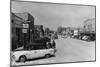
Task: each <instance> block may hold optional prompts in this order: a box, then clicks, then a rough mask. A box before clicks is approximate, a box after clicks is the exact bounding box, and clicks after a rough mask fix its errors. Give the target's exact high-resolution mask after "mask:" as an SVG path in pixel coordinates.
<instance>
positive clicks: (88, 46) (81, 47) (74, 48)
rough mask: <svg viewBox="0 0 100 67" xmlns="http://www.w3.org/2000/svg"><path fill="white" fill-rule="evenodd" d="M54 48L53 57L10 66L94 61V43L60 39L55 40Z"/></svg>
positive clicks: (15, 63) (13, 63) (14, 63)
mask: <svg viewBox="0 0 100 67" xmlns="http://www.w3.org/2000/svg"><path fill="white" fill-rule="evenodd" d="M56 48H57V52H56V54H55V57H51V58H42V59H37V60H31V61H27V62H25V63H22V62H12V65H14V66H16V65H34V64H46V63H61V62H79V61H94V60H95V42H87V41H82V40H78V39H74V38H66V39H63V38H60V39H57V40H56Z"/></svg>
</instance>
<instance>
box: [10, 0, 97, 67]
mask: <svg viewBox="0 0 100 67" xmlns="http://www.w3.org/2000/svg"><path fill="white" fill-rule="evenodd" d="M10 14H11V21H10V26H11V31H10V32H11V35H10V40H11V51H10V62H11V66H30V65H42V64H59V63H76V62H77V63H78V62H95V61H96V51H95V50H96V15H95V14H96V7H95V6H93V5H78V4H76V5H75V4H64V3H47V2H32V1H14V0H11V12H10Z"/></svg>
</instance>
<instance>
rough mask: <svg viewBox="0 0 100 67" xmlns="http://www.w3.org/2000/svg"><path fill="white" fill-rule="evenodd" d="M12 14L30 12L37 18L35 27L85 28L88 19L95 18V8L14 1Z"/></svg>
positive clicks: (53, 28) (54, 28)
mask: <svg viewBox="0 0 100 67" xmlns="http://www.w3.org/2000/svg"><path fill="white" fill-rule="evenodd" d="M11 12H14V13H23V12H29V13H30V14H31V15H32V16H33V17H34V18H35V20H34V21H35V22H34V24H35V25H43V26H44V27H49V28H50V29H52V30H56V29H57V27H58V26H64V27H78V26H83V23H84V21H85V20H86V19H92V18H95V7H94V6H79V5H69V4H66V5H65V4H53V3H37V2H20V1H12V5H11Z"/></svg>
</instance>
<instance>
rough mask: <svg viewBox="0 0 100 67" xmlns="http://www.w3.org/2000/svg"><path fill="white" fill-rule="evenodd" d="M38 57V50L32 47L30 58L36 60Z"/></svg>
mask: <svg viewBox="0 0 100 67" xmlns="http://www.w3.org/2000/svg"><path fill="white" fill-rule="evenodd" d="M36 57H37V50H36V48H35V46H31V49H30V58H36Z"/></svg>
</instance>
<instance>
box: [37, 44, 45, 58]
mask: <svg viewBox="0 0 100 67" xmlns="http://www.w3.org/2000/svg"><path fill="white" fill-rule="evenodd" d="M37 52H38V53H37V55H38V56H39V57H43V56H45V54H46V48H45V46H43V45H40V46H39V47H38V50H37Z"/></svg>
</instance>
